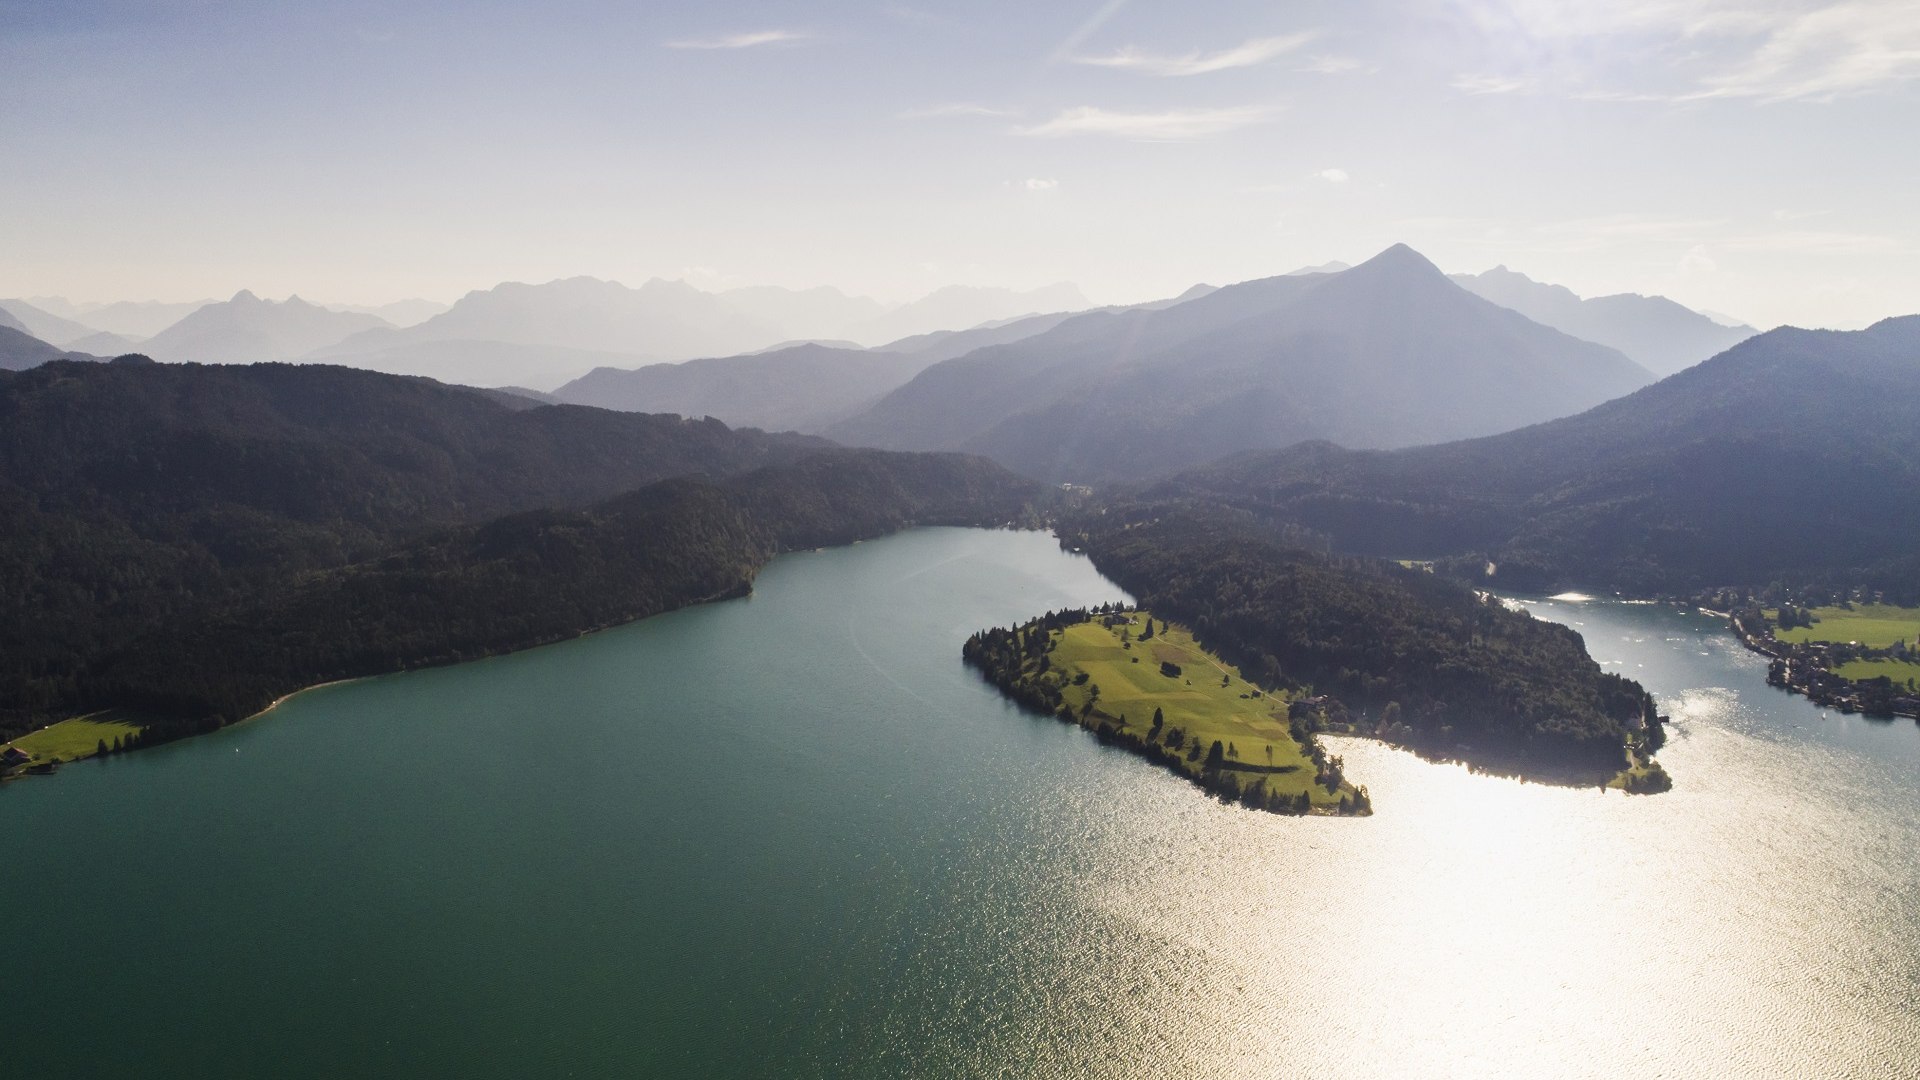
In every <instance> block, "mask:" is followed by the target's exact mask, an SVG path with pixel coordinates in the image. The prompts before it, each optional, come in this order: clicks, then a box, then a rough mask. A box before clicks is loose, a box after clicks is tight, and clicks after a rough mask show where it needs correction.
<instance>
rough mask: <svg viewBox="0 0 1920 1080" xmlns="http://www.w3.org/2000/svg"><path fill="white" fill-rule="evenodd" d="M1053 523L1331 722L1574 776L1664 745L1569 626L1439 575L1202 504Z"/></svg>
mask: <svg viewBox="0 0 1920 1080" xmlns="http://www.w3.org/2000/svg"><path fill="white" fill-rule="evenodd" d="M1060 534H1061V538H1062V542H1063V543H1067V544H1069V545H1072V546H1074V547H1078V548H1081V549H1084V550H1085V551H1086V552H1087V554H1088V555H1089V556H1090V557H1091V558H1092V559H1093V562H1094V565H1095V566H1096V567H1098V568H1099V570H1100V572H1101V573H1103V574H1105V575H1106V576H1108V577H1109V578H1112V579H1113V580H1114V581H1115V582H1116V583H1118V584H1119V585H1120V586H1121V587H1122V588H1125V589H1126V590H1128V591H1129V592H1131V593H1132V594H1133V595H1134V596H1135V597H1136V598H1138V600H1139V602H1140V604H1141V606H1142V607H1146V608H1151V609H1153V610H1155V611H1159V612H1162V613H1164V614H1165V615H1167V616H1168V617H1170V618H1173V619H1177V620H1179V621H1180V622H1183V623H1185V624H1186V625H1188V626H1190V627H1191V628H1192V630H1193V633H1194V636H1195V638H1196V639H1197V640H1199V641H1200V642H1202V643H1203V644H1204V645H1205V646H1206V647H1207V648H1209V649H1212V650H1214V651H1215V652H1217V653H1219V654H1220V655H1221V656H1222V657H1224V658H1225V659H1226V660H1228V661H1229V662H1230V663H1233V664H1234V665H1236V666H1237V667H1239V668H1240V670H1241V671H1243V672H1245V673H1246V675H1247V677H1248V678H1250V679H1253V680H1255V681H1256V682H1258V683H1259V684H1261V685H1263V686H1266V687H1268V688H1270V689H1276V690H1278V689H1285V690H1289V691H1294V692H1308V691H1311V692H1312V693H1314V694H1324V695H1328V696H1329V698H1330V700H1329V701H1328V703H1327V704H1328V707H1329V709H1330V722H1331V723H1332V724H1333V725H1334V726H1335V728H1336V729H1340V728H1343V727H1346V726H1348V725H1351V727H1352V729H1353V730H1355V731H1358V732H1360V733H1363V734H1372V735H1378V736H1379V737H1381V738H1383V739H1386V740H1387V741H1390V742H1394V743H1396V744H1400V745H1404V746H1408V747H1411V748H1413V749H1416V750H1419V751H1422V752H1424V753H1427V754H1430V755H1433V756H1438V757H1444V758H1453V759H1458V760H1462V761H1466V762H1469V763H1472V764H1474V765H1476V766H1480V767H1484V768H1488V769H1491V770H1496V771H1503V772H1512V773H1517V774H1521V775H1528V776H1535V777H1539V778H1551V779H1566V780H1577V781H1581V782H1605V781H1606V780H1608V779H1610V778H1612V777H1613V776H1614V775H1615V774H1616V773H1618V772H1619V771H1621V770H1622V769H1623V768H1626V766H1627V764H1628V759H1627V750H1628V747H1629V746H1637V747H1638V748H1640V749H1641V750H1643V751H1644V752H1645V753H1647V754H1651V753H1652V752H1653V751H1655V750H1657V749H1658V748H1659V746H1660V744H1661V742H1662V739H1663V732H1662V728H1661V725H1660V722H1659V719H1658V717H1657V715H1656V711H1655V708H1654V703H1653V700H1652V698H1651V696H1650V695H1648V694H1647V692H1646V691H1645V690H1644V689H1643V688H1642V687H1641V686H1640V685H1639V684H1638V683H1635V682H1633V681H1631V680H1629V679H1625V678H1622V677H1620V676H1618V675H1613V674H1611V673H1608V672H1604V671H1602V670H1601V668H1600V666H1599V665H1598V664H1597V663H1595V662H1594V661H1593V660H1592V659H1591V658H1590V657H1589V656H1588V655H1587V653H1586V649H1585V645H1584V643H1583V642H1582V640H1581V638H1580V635H1579V634H1578V633H1576V632H1575V631H1573V630H1571V629H1569V628H1567V627H1564V626H1559V625H1556V624H1553V623H1547V622H1543V621H1540V620H1537V619H1535V618H1533V617H1532V616H1530V615H1527V614H1525V613H1522V612H1515V611H1512V610H1509V609H1508V608H1507V607H1505V606H1504V605H1502V604H1501V603H1500V602H1499V601H1498V600H1496V599H1494V598H1492V597H1490V596H1487V595H1485V594H1480V593H1475V592H1472V591H1469V590H1468V589H1466V588H1463V587H1462V586H1460V585H1457V584H1455V583H1453V582H1450V581H1446V580H1443V579H1440V578H1437V577H1435V576H1433V575H1431V574H1426V573H1422V572H1420V571H1417V570H1407V569H1404V568H1402V567H1399V566H1396V565H1394V564H1392V563H1387V562H1384V561H1381V560H1377V559H1372V558H1365V557H1339V556H1328V555H1324V554H1320V553H1317V552H1314V551H1311V550H1308V549H1306V548H1302V547H1299V546H1296V545H1293V544H1290V543H1288V542H1286V541H1285V540H1284V539H1282V538H1281V537H1280V536H1278V535H1276V534H1274V533H1273V532H1271V531H1269V530H1268V529H1266V528H1263V527H1261V526H1259V525H1257V524H1254V523H1252V522H1250V521H1249V520H1247V519H1246V518H1244V516H1234V515H1230V514H1228V513H1226V512H1223V511H1220V510H1219V509H1217V508H1209V507H1206V506H1204V505H1201V504H1194V503H1168V502H1160V503H1155V502H1142V503H1133V504H1124V503H1122V504H1114V505H1110V506H1107V507H1104V508H1102V509H1100V510H1096V511H1095V512H1092V513H1083V514H1078V515H1076V516H1074V517H1072V518H1071V519H1069V520H1067V521H1064V522H1063V523H1062V526H1061V529H1060Z"/></svg>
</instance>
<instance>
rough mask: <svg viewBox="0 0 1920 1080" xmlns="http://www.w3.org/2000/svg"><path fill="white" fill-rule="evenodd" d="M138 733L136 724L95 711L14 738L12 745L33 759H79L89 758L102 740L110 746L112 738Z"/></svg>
mask: <svg viewBox="0 0 1920 1080" xmlns="http://www.w3.org/2000/svg"><path fill="white" fill-rule="evenodd" d="M139 733H140V727H139V725H137V724H132V723H129V722H127V721H125V720H121V719H118V718H116V717H113V716H111V715H109V714H106V713H95V714H94V715H92V716H79V717H75V718H74V719H72V720H62V721H60V722H59V723H57V724H50V725H48V726H46V727H43V728H41V729H40V730H39V731H36V732H33V733H32V734H30V735H22V736H20V737H19V738H17V739H15V740H13V745H14V746H15V747H18V748H19V749H20V750H22V751H24V752H26V753H29V754H32V755H33V757H34V759H35V760H36V761H79V760H80V759H81V758H87V757H92V756H93V755H94V752H95V751H96V750H98V749H99V748H100V743H101V742H103V741H104V742H105V743H106V744H107V745H108V746H112V745H113V741H114V740H115V739H121V738H132V737H133V736H135V735H138V734H139Z"/></svg>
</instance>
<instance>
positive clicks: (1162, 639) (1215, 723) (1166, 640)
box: [1049, 612, 1353, 809]
mask: <svg viewBox="0 0 1920 1080" xmlns="http://www.w3.org/2000/svg"><path fill="white" fill-rule="evenodd" d="M1149 617H1150V616H1149V614H1148V613H1146V612H1129V613H1127V614H1126V615H1124V616H1122V617H1121V618H1123V619H1127V620H1129V621H1126V622H1124V623H1123V624H1122V625H1118V626H1113V627H1108V626H1106V625H1103V623H1102V621H1101V619H1100V618H1098V617H1096V618H1095V619H1094V620H1092V621H1090V622H1084V623H1080V624H1078V625H1076V626H1070V627H1067V628H1066V629H1065V630H1058V631H1055V632H1054V633H1053V635H1052V636H1053V640H1054V646H1053V651H1052V652H1051V653H1050V654H1049V655H1050V657H1051V661H1052V670H1053V672H1054V673H1056V674H1057V675H1058V676H1060V677H1062V678H1064V684H1063V685H1062V686H1061V695H1062V697H1063V698H1064V699H1065V701H1066V703H1067V704H1068V705H1070V706H1071V707H1072V709H1073V712H1074V714H1075V715H1076V716H1080V715H1083V714H1084V718H1083V719H1082V721H1081V722H1082V723H1083V724H1084V725H1086V726H1087V727H1091V728H1097V727H1099V726H1100V725H1101V724H1103V723H1105V724H1111V725H1113V727H1114V729H1115V730H1116V731H1118V732H1123V733H1124V732H1131V733H1133V734H1135V735H1138V736H1139V737H1141V738H1142V739H1146V740H1149V741H1159V742H1161V743H1163V744H1165V743H1166V742H1167V738H1168V736H1169V735H1170V734H1172V733H1174V732H1175V731H1176V730H1177V731H1178V732H1179V734H1180V737H1181V740H1182V742H1183V744H1184V745H1186V746H1188V747H1191V746H1192V745H1194V743H1195V742H1196V741H1197V742H1198V744H1199V746H1200V747H1201V754H1202V756H1200V757H1195V758H1191V759H1187V758H1182V759H1181V767H1182V771H1184V772H1186V773H1188V774H1189V775H1191V776H1195V777H1198V776H1199V775H1200V774H1201V772H1202V769H1203V766H1204V763H1205V757H1204V755H1205V752H1206V750H1207V749H1208V748H1209V747H1211V746H1212V744H1213V743H1214V742H1215V741H1218V742H1219V743H1220V744H1221V745H1222V747H1224V749H1225V758H1224V760H1223V761H1222V763H1221V765H1220V768H1221V769H1222V770H1223V771H1227V772H1233V773H1236V774H1237V775H1238V777H1239V779H1240V782H1241V784H1242V785H1243V786H1245V785H1248V784H1255V783H1264V784H1265V785H1266V788H1267V790H1268V791H1269V792H1275V793H1279V794H1282V795H1289V796H1297V795H1298V794H1299V793H1301V792H1305V793H1306V794H1307V797H1308V798H1309V799H1310V800H1311V802H1312V804H1313V806H1314V808H1315V809H1320V808H1329V809H1330V808H1333V807H1335V806H1337V805H1338V804H1339V802H1340V800H1341V798H1342V797H1343V796H1348V795H1351V794H1352V793H1353V788H1352V786H1351V785H1348V784H1342V785H1341V786H1340V787H1339V788H1338V789H1336V790H1333V791H1328V790H1327V789H1326V788H1324V787H1321V786H1320V785H1318V784H1316V783H1314V777H1315V774H1316V772H1317V769H1316V767H1315V765H1314V762H1313V759H1312V758H1311V757H1309V756H1308V754H1307V751H1306V748H1305V747H1304V746H1302V745H1301V743H1300V742H1299V741H1298V740H1296V739H1295V738H1294V737H1293V733H1292V729H1291V727H1290V726H1289V724H1288V721H1287V706H1288V701H1287V699H1286V698H1285V697H1284V696H1282V695H1278V694H1268V693H1266V692H1264V691H1262V690H1260V689H1259V688H1258V687H1256V686H1254V685H1252V684H1251V683H1249V682H1247V681H1246V680H1245V679H1243V678H1241V676H1240V672H1239V670H1238V669H1236V668H1234V667H1233V666H1232V665H1230V664H1227V663H1225V662H1223V661H1222V660H1220V659H1219V658H1218V657H1216V656H1214V655H1213V654H1211V653H1209V652H1207V651H1206V650H1205V649H1203V648H1201V647H1200V645H1199V644H1198V643H1196V642H1195V641H1194V640H1193V635H1192V634H1190V633H1188V632H1187V630H1186V629H1185V628H1184V627H1181V626H1178V625H1173V624H1166V623H1162V622H1160V621H1159V620H1158V619H1155V620H1154V623H1153V624H1154V628H1155V630H1156V633H1155V635H1154V636H1153V637H1152V638H1150V639H1148V640H1146V641H1141V640H1139V634H1140V632H1141V631H1143V630H1145V629H1146V623H1147V620H1148V618H1149ZM1162 664H1173V665H1175V666H1176V667H1178V668H1179V669H1180V674H1178V675H1167V674H1164V673H1163V670H1162V668H1161V665H1162ZM1083 674H1084V675H1085V676H1086V679H1085V681H1084V682H1082V681H1080V679H1079V676H1081V675H1083ZM1089 700H1091V701H1092V702H1093V708H1092V709H1091V710H1090V711H1088V710H1086V706H1087V703H1088V701H1089ZM1155 709H1158V710H1160V712H1161V714H1162V719H1163V726H1162V727H1161V728H1160V729H1159V731H1158V732H1157V733H1156V732H1155V730H1154V728H1153V714H1154V710H1155Z"/></svg>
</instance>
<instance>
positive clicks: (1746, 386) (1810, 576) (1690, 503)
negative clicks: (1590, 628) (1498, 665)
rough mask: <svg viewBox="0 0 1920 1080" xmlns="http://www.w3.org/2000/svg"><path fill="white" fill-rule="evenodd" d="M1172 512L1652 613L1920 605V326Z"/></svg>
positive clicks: (1336, 465)
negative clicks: (1598, 593) (1826, 600)
mask: <svg viewBox="0 0 1920 1080" xmlns="http://www.w3.org/2000/svg"><path fill="white" fill-rule="evenodd" d="M1162 493H1163V494H1171V493H1181V494H1186V495H1190V496H1195V497H1200V498H1204V499H1207V500H1209V501H1225V502H1228V503H1230V504H1232V505H1234V506H1236V507H1238V508H1240V509H1243V510H1247V511H1251V512H1253V513H1255V514H1257V515H1259V516H1263V517H1267V518H1271V519H1274V520H1278V521H1285V522H1289V523H1293V524H1297V525H1301V526H1305V527H1307V528H1310V529H1313V530H1317V531H1319V532H1321V533H1323V534H1325V535H1327V536H1329V537H1330V538H1331V539H1332V542H1333V543H1334V545H1335V546H1336V547H1338V548H1340V549H1342V550H1346V551H1352V552H1359V553H1367V554H1378V555H1388V556H1393V557H1397V558H1415V559H1440V560H1451V566H1452V569H1454V570H1455V571H1457V572H1460V573H1462V574H1464V575H1465V576H1468V577H1471V578H1474V579H1476V580H1481V581H1486V582H1489V583H1492V584H1497V585H1499V586H1501V587H1503V588H1508V589H1521V590H1525V589H1556V588H1561V587H1569V586H1572V587H1581V588H1587V589H1599V590H1620V591H1624V592H1627V593H1630V594H1633V595H1642V596H1644V595H1650V594H1657V593H1663V592H1665V593H1682V594H1685V593H1688V592H1690V591H1692V590H1698V589H1705V588H1717V587H1720V586H1757V585H1765V584H1767V583H1768V582H1784V583H1786V584H1787V585H1788V586H1790V587H1791V586H1796V585H1803V584H1808V583H1814V582H1818V581H1821V580H1823V579H1826V580H1827V581H1828V583H1829V584H1834V583H1837V584H1839V585H1841V586H1843V587H1850V586H1853V585H1859V584H1871V585H1873V586H1875V587H1878V588H1883V589H1887V590H1891V591H1892V592H1894V593H1897V594H1898V595H1900V596H1902V597H1904V598H1906V599H1907V600H1908V602H1915V601H1920V556H1916V554H1915V551H1914V546H1913V538H1914V537H1915V536H1916V535H1920V316H1907V317H1904V318H1897V319H1887V320H1884V321H1882V322H1880V323H1877V324H1875V325H1873V326H1872V327H1870V328H1868V329H1866V330H1860V331H1853V332H1841V331H1829V330H1799V329H1794V328H1781V329H1778V330H1773V331H1769V332H1767V333H1764V334H1760V335H1758V336H1756V337H1753V338H1750V339H1748V340H1746V341H1744V342H1742V343H1740V344H1738V345H1736V346H1734V347H1733V348H1731V349H1729V350H1727V351H1726V352H1724V353H1722V354H1720V355H1719V356H1716V357H1713V358H1712V359H1710V360H1707V361H1706V362H1704V363H1701V364H1699V365H1696V366H1694V367H1691V368H1688V369H1687V370H1685V371H1682V372H1680V373H1678V374H1676V375H1673V376H1670V377H1668V378H1666V379H1664V380H1661V381H1660V382H1658V383H1656V384H1654V385H1652V386H1649V387H1646V388H1644V389H1642V390H1640V391H1638V392H1637V393H1634V394H1631V395H1629V396H1626V397H1623V398H1620V399H1619V400H1616V401H1609V402H1607V403H1605V404H1602V405H1600V406H1598V407H1596V408H1593V409H1590V410H1587V411H1585V412H1583V413H1580V414H1578V415H1575V416H1570V417H1566V418H1564V419H1559V420H1554V421H1552V422H1549V423H1544V424H1538V425H1534V426H1531V427H1527V428H1523V429H1521V430H1517V431H1511V432H1507V433H1504V434H1499V435H1494V436H1492V437H1489V438H1482V439H1474V440H1468V441H1461V442H1453V443H1447V444H1444V445H1438V446H1422V447H1419V448H1417V449H1406V450H1393V451H1385V452H1382V451H1367V450H1349V449H1342V448H1340V447H1337V446H1334V445H1332V444H1330V443H1325V442H1321V443H1308V444H1305V445H1301V446H1295V447H1291V448H1288V449H1285V450H1279V451H1272V452H1264V453H1253V454H1244V455H1241V456H1238V457H1235V458H1230V459H1227V460H1225V461H1221V462H1218V463H1215V464H1212V465H1209V466H1206V467H1203V468H1200V469H1197V470H1194V471H1191V472H1188V473H1186V474H1184V475H1182V476H1179V477H1177V478H1175V479H1173V480H1171V481H1169V482H1168V484H1167V485H1166V487H1165V488H1164V489H1163V491H1162Z"/></svg>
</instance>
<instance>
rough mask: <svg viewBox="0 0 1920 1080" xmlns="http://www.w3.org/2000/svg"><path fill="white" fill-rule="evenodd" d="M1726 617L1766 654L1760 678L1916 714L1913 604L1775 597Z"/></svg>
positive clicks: (1918, 653)
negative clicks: (1798, 601) (1774, 601)
mask: <svg viewBox="0 0 1920 1080" xmlns="http://www.w3.org/2000/svg"><path fill="white" fill-rule="evenodd" d="M1729 621H1730V622H1731V624H1732V626H1733V632H1734V634H1735V635H1736V636H1738V637H1739V638H1740V641H1741V642H1742V643H1743V644H1744V645H1746V647H1747V648H1749V649H1752V650H1753V651H1754V652H1757V653H1760V654H1761V655H1763V656H1766V657H1769V658H1770V659H1771V660H1772V663H1770V664H1769V665H1768V666H1767V682H1768V683H1770V684H1772V685H1774V686H1777V687H1780V688H1781V689H1783V690H1786V691H1788V692H1789V693H1795V694H1805V695H1806V696H1807V698H1808V699H1809V700H1811V701H1813V702H1814V703H1815V704H1818V705H1822V706H1825V707H1827V708H1831V709H1838V710H1839V711H1841V712H1844V713H1864V714H1865V715H1868V716H1880V717H1894V716H1906V717H1913V718H1915V719H1920V650H1917V649H1916V648H1915V642H1920V608H1912V607H1898V606H1894V605H1891V604H1870V603H1861V604H1855V603H1853V602H1852V601H1845V600H1843V601H1841V602H1840V603H1837V604H1831V605H1826V606H1822V607H1796V606H1795V605H1793V604H1790V603H1783V604H1781V605H1780V606H1779V607H1777V608H1759V607H1753V608H1748V609H1747V610H1744V611H1739V612H1736V613H1734V614H1733V615H1732V616H1731V618H1730V620H1729Z"/></svg>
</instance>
